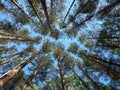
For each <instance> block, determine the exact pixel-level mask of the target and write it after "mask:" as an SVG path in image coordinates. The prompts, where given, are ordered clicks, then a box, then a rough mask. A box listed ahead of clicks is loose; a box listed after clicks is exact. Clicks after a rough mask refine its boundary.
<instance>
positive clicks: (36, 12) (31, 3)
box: [28, 0, 44, 27]
mask: <svg viewBox="0 0 120 90" xmlns="http://www.w3.org/2000/svg"><path fill="white" fill-rule="evenodd" d="M28 2H29V4H30V5H31V7H32V8H33V10H34V12H35V14H36V15H37V17H38V19H39V21H40V23H41V24H42V26H43V27H44V24H43V22H42V20H41V18H40V16H39V13H38V11H37V9H36V8H35V6H34V5H33V2H32V1H31V0H28Z"/></svg>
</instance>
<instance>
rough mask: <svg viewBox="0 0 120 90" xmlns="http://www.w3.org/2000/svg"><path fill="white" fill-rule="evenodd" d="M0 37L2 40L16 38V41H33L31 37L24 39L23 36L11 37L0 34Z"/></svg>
mask: <svg viewBox="0 0 120 90" xmlns="http://www.w3.org/2000/svg"><path fill="white" fill-rule="evenodd" d="M0 39H2V40H16V41H34V40H31V39H24V38H20V37H13V36H2V35H0Z"/></svg>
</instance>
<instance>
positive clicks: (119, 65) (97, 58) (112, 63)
mask: <svg viewBox="0 0 120 90" xmlns="http://www.w3.org/2000/svg"><path fill="white" fill-rule="evenodd" d="M81 54H82V55H84V56H85V57H88V58H93V59H92V60H94V61H95V60H96V61H97V60H98V61H100V62H103V63H107V64H110V65H115V66H118V67H120V64H118V63H114V62H110V61H107V60H103V59H101V58H99V57H95V56H91V55H86V54H85V53H81Z"/></svg>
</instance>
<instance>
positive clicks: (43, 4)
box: [40, 0, 52, 31]
mask: <svg viewBox="0 0 120 90" xmlns="http://www.w3.org/2000/svg"><path fill="white" fill-rule="evenodd" d="M40 2H41V4H42V7H43V10H44V13H45V16H46V20H47V24H48V26H49V29H50V31H51V30H52V29H51V26H50V22H49V15H48V11H47V6H46V0H40Z"/></svg>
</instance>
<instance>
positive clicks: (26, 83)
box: [22, 63, 43, 90]
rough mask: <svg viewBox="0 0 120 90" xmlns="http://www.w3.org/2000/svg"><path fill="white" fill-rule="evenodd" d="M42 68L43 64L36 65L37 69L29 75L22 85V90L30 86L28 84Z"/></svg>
mask: <svg viewBox="0 0 120 90" xmlns="http://www.w3.org/2000/svg"><path fill="white" fill-rule="evenodd" d="M42 66H43V63H40V64H39V65H38V67H37V68H36V69H35V70H34V72H33V74H32V75H30V77H29V78H28V80H27V81H26V82H25V84H24V85H23V87H22V90H26V88H27V86H28V85H29V84H30V82H32V79H33V78H34V77H35V76H36V75H37V73H38V71H39V70H40V69H41V68H42Z"/></svg>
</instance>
